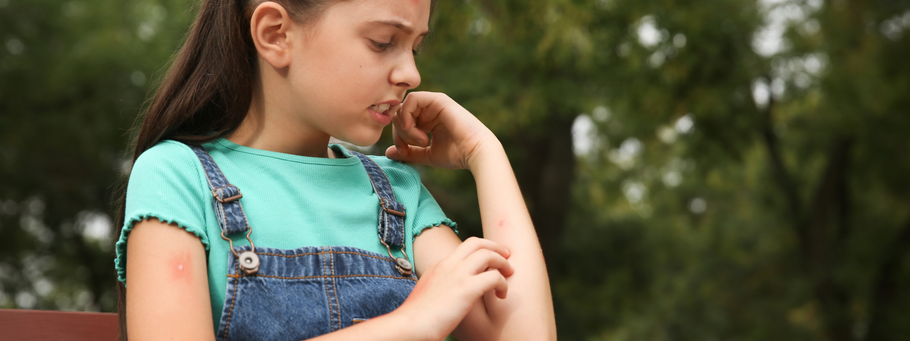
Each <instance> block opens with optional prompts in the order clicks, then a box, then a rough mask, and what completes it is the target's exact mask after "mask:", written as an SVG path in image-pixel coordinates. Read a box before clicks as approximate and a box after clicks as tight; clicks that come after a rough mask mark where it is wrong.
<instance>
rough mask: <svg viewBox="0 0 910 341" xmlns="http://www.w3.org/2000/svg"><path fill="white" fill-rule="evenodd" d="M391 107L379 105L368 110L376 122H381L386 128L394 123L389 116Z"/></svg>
mask: <svg viewBox="0 0 910 341" xmlns="http://www.w3.org/2000/svg"><path fill="white" fill-rule="evenodd" d="M390 107H391V105H390V104H377V105H371V106H370V107H369V109H368V110H369V111H370V114H371V116H373V119H374V120H376V122H379V123H380V124H382V125H384V126H385V125H389V123H392V115H389V108H390Z"/></svg>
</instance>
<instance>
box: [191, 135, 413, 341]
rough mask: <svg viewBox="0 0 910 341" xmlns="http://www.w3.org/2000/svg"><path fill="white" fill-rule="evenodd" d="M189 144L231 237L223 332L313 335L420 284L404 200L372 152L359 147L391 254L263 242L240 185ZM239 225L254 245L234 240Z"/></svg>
mask: <svg viewBox="0 0 910 341" xmlns="http://www.w3.org/2000/svg"><path fill="white" fill-rule="evenodd" d="M190 148H191V149H192V150H193V151H194V152H195V154H196V156H198V157H199V160H200V162H202V166H203V169H204V170H205V175H206V178H207V179H208V183H209V187H210V189H211V190H212V195H213V197H214V198H213V200H212V202H213V206H214V209H215V214H216V216H217V217H218V224H219V225H220V226H221V237H222V238H224V239H225V240H227V241H229V242H231V253H232V254H230V255H229V257H230V260H229V262H228V269H229V270H228V274H227V277H229V279H228V282H227V292H226V295H225V302H224V310H223V311H222V313H221V321H220V324H219V327H218V331H217V333H216V335H215V336H216V338H217V339H218V340H304V339H309V338H313V337H316V336H319V335H322V334H326V333H330V332H333V331H336V330H339V329H341V328H345V327H348V326H351V325H352V324H355V323H358V322H361V321H365V320H367V319H370V318H373V317H376V316H379V315H383V314H387V313H389V312H391V311H393V310H395V308H398V306H400V305H401V303H402V302H404V300H405V299H406V298H407V297H408V294H409V293H410V292H411V290H412V289H413V288H414V285H415V284H416V282H417V277H416V276H415V275H414V274H413V273H412V265H411V263H410V262H409V261H408V260H407V254H406V253H405V250H404V212H405V210H404V205H403V204H401V203H399V202H398V201H396V200H395V193H394V192H393V190H392V186H391V184H390V183H389V180H388V178H387V177H386V175H385V173H384V172H383V171H382V169H380V168H379V166H378V165H377V164H376V163H375V162H373V160H371V159H370V158H368V157H366V156H364V155H363V154H360V153H356V152H352V154H354V155H355V156H357V157H358V158H360V160H361V162H362V163H363V166H364V168H365V169H366V171H367V174H368V175H369V177H370V182H371V183H372V185H373V191H374V192H375V193H376V194H377V196H378V197H379V205H377V206H379V207H378V211H379V212H378V214H379V225H378V237H379V241H380V242H381V243H382V244H383V245H385V246H386V248H387V249H388V251H389V255H388V256H385V255H382V254H379V253H375V252H371V251H367V250H363V249H359V248H354V247H346V246H321V247H313V246H308V247H302V248H298V249H293V250H284V249H274V248H264V247H256V246H255V245H254V244H253V241H252V239H251V238H250V235H251V233H252V229H251V227H250V225H249V223H248V222H247V218H246V215H245V214H244V212H243V207H242V206H241V204H240V200H239V199H240V198H241V197H243V195H242V194H241V193H240V190H239V189H238V188H237V187H236V186H234V185H231V184H230V183H229V182H228V181H227V179H226V178H225V176H224V174H223V173H222V172H221V169H219V168H218V165H216V164H215V161H214V160H213V159H212V157H211V155H209V154H208V152H206V151H205V149H203V148H202V147H200V146H194V145H190ZM246 200H248V199H246ZM326 228H332V227H331V226H327V227H326ZM237 233H246V238H247V240H249V241H250V245H249V246H237V247H234V246H233V242H232V241H231V239H229V238H228V236H230V235H234V234H237ZM392 248H395V249H400V250H401V254H402V256H403V257H404V258H402V257H395V256H393V254H392Z"/></svg>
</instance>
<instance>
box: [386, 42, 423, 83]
mask: <svg viewBox="0 0 910 341" xmlns="http://www.w3.org/2000/svg"><path fill="white" fill-rule="evenodd" d="M408 52H410V51H408ZM399 61H400V62H399V63H398V64H397V65H395V68H394V69H392V73H391V74H390V75H389V81H390V82H391V83H392V84H393V85H396V86H401V87H404V88H406V89H408V90H410V89H414V88H416V87H417V86H418V85H420V71H417V64H416V63H415V62H414V55H413V54H411V53H404V54H403V57H402V58H401V59H399Z"/></svg>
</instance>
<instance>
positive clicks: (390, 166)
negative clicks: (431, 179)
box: [369, 155, 420, 189]
mask: <svg viewBox="0 0 910 341" xmlns="http://www.w3.org/2000/svg"><path fill="white" fill-rule="evenodd" d="M369 157H370V159H372V160H373V161H374V162H376V164H377V165H379V168H381V169H382V171H383V173H385V175H386V177H388V178H389V183H391V184H392V187H395V188H399V187H400V188H415V189H416V188H417V186H419V185H420V173H419V172H418V171H417V169H416V168H414V167H413V166H411V165H409V164H407V163H404V162H400V161H395V160H392V159H389V158H387V157H385V156H375V155H369Z"/></svg>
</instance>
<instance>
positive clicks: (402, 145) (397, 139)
mask: <svg viewBox="0 0 910 341" xmlns="http://www.w3.org/2000/svg"><path fill="white" fill-rule="evenodd" d="M399 131H400V129H398V127H397V124H396V125H393V126H392V141H394V143H395V147H396V154H398V155H400V156H407V155H408V152H409V151H410V150H409V148H408V144H407V142H405V141H404V140H402V139H401V136H400V135H399V134H398V132H399ZM387 156H388V155H387ZM389 158H392V157H391V156H389Z"/></svg>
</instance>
